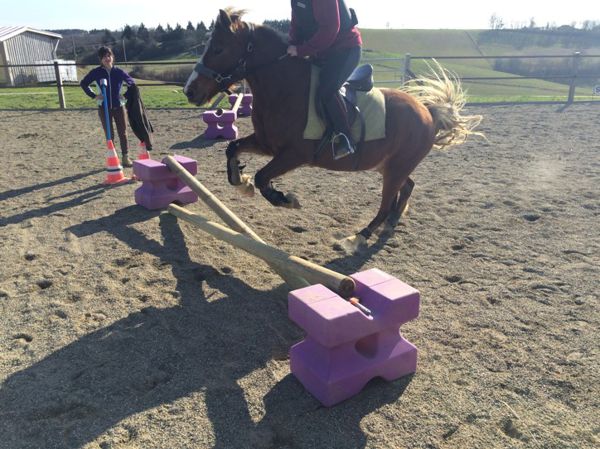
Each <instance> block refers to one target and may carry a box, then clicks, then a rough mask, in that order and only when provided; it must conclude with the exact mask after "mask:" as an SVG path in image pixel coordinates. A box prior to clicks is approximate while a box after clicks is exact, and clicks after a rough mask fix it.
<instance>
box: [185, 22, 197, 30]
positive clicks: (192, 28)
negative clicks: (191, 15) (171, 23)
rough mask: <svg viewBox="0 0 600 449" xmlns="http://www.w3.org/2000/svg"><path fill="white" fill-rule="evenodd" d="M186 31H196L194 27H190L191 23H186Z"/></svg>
mask: <svg viewBox="0 0 600 449" xmlns="http://www.w3.org/2000/svg"><path fill="white" fill-rule="evenodd" d="M185 30H186V31H196V29H195V28H194V25H192V22H191V21H188V24H187V27H185Z"/></svg>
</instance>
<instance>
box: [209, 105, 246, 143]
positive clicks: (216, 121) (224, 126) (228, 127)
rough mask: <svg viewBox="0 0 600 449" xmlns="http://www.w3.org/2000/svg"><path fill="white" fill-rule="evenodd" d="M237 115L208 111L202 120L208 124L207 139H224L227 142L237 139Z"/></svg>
mask: <svg viewBox="0 0 600 449" xmlns="http://www.w3.org/2000/svg"><path fill="white" fill-rule="evenodd" d="M236 118H237V114H236V113H235V112H234V111H223V110H221V109H218V110H216V111H206V112H204V113H203V114H202V120H204V122H205V123H206V125H207V127H206V131H204V137H205V138H207V139H217V138H219V137H223V138H224V139H227V140H234V139H237V136H238V129H237V126H235V123H234V122H235V119H236Z"/></svg>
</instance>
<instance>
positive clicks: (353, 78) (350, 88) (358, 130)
mask: <svg viewBox="0 0 600 449" xmlns="http://www.w3.org/2000/svg"><path fill="white" fill-rule="evenodd" d="M318 70H319V68H318V67H317V66H314V65H313V67H312V72H311V83H310V92H309V105H308V113H307V117H306V124H305V128H304V132H303V135H302V137H303V138H304V139H308V140H317V141H323V142H325V141H326V138H327V137H328V136H329V134H328V128H329V130H330V127H329V126H328V125H329V124H328V123H326V122H325V120H324V119H323V114H322V113H321V111H320V110H319V109H320V107H321V105H320V104H319V103H320V102H318V101H317V99H316V91H317V85H318V82H317V80H318ZM340 94H341V95H342V98H343V99H344V102H345V103H346V106H347V107H346V110H347V111H348V115H349V117H348V118H349V120H348V122H349V123H350V124H351V126H352V138H353V141H354V142H355V143H356V144H358V143H360V142H362V141H370V140H376V139H383V138H384V137H385V99H384V96H383V93H382V92H381V90H379V89H377V88H375V87H373V67H372V66H370V65H362V66H360V67H357V68H356V69H355V70H354V72H352V74H351V75H350V77H349V78H348V80H347V81H346V82H345V83H344V85H343V86H342V88H341V89H340ZM357 118H359V120H356V119H357ZM322 145H324V143H322V144H320V145H318V146H319V147H320V146H322Z"/></svg>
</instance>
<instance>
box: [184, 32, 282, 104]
mask: <svg viewBox="0 0 600 449" xmlns="http://www.w3.org/2000/svg"><path fill="white" fill-rule="evenodd" d="M248 27H249V32H250V39H249V41H248V43H247V44H246V50H245V52H244V54H243V56H242V57H241V58H240V59H239V60H238V62H237V64H236V65H235V66H234V67H233V68H232V69H231V70H228V71H226V72H223V73H219V72H217V71H215V70H213V69H211V68H209V67H206V66H205V65H204V64H203V63H202V61H200V62H198V63H197V64H196V65H195V67H194V72H196V73H197V74H198V75H204V76H206V77H207V78H211V79H213V80H214V81H215V82H216V83H217V86H218V87H219V92H229V89H228V87H229V86H231V85H232V84H233V83H236V82H238V81H241V80H243V79H244V78H246V77H247V76H248V74H250V73H252V72H253V71H255V70H258V69H260V68H263V67H265V66H268V65H271V64H273V63H275V62H278V61H281V60H282V59H284V58H285V57H287V56H288V55H287V53H284V54H283V55H281V56H278V57H277V58H275V59H274V60H272V61H269V62H266V63H264V64H259V65H256V66H254V67H251V68H248V64H247V63H248V58H249V57H250V56H251V55H252V53H253V52H254V25H253V24H248Z"/></svg>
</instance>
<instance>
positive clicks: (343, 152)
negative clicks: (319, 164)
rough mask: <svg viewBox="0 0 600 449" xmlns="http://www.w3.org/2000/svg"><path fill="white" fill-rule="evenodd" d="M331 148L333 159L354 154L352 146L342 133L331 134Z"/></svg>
mask: <svg viewBox="0 0 600 449" xmlns="http://www.w3.org/2000/svg"><path fill="white" fill-rule="evenodd" d="M331 150H332V152H333V159H335V160H338V159H341V158H343V157H346V156H348V155H350V154H354V146H353V145H352V142H350V139H348V136H346V134H344V133H337V134H336V133H334V134H333V137H332V138H331Z"/></svg>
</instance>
